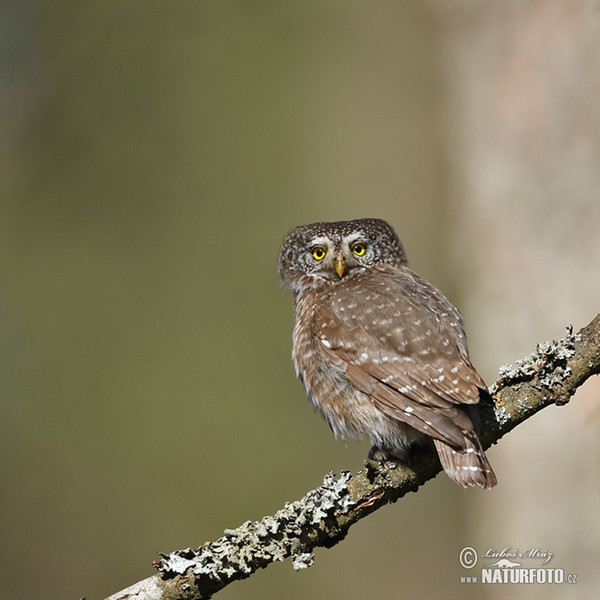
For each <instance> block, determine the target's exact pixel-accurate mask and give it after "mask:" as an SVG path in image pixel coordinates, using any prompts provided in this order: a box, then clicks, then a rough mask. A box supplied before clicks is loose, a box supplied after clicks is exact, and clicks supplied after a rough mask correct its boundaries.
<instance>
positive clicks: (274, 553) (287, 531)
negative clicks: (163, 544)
mask: <svg viewBox="0 0 600 600" xmlns="http://www.w3.org/2000/svg"><path fill="white" fill-rule="evenodd" d="M351 477H352V474H351V473H350V472H349V471H342V472H341V473H340V475H339V477H335V475H334V474H333V473H328V474H327V475H326V476H325V478H324V480H323V485H321V486H320V487H318V488H316V489H314V490H311V491H310V492H309V493H308V494H306V496H304V498H302V499H301V500H297V501H296V502H291V503H286V504H285V506H284V508H283V509H281V510H280V511H278V512H277V513H275V515H274V516H267V517H264V518H263V519H261V520H260V521H254V522H251V521H246V522H245V523H243V524H242V525H240V527H238V528H237V529H226V530H225V532H224V535H223V537H221V538H219V539H218V540H216V541H214V542H209V543H207V544H204V545H203V546H201V547H200V548H198V549H197V550H193V549H191V548H186V549H185V550H177V551H175V552H172V553H171V554H162V555H161V556H162V559H161V561H160V562H159V565H158V569H159V571H161V572H162V573H163V574H164V576H166V577H174V576H176V575H184V574H185V573H187V574H188V575H189V574H190V573H193V574H194V575H196V576H198V577H200V578H202V577H208V578H210V579H212V580H214V581H224V580H230V579H240V578H242V577H244V576H245V575H248V574H250V573H252V572H253V571H254V570H256V569H257V568H259V567H260V566H261V565H265V564H267V563H269V562H272V561H282V560H284V559H285V558H287V557H288V556H292V557H293V566H294V569H305V568H307V567H309V566H311V565H312V563H313V559H314V557H313V556H312V555H311V554H310V553H308V552H306V551H305V550H307V549H309V548H307V547H306V546H309V544H305V545H303V544H302V543H299V540H298V533H299V528H304V529H306V528H307V527H308V529H311V528H314V529H317V528H318V527H319V526H321V525H322V524H323V523H324V521H325V520H326V519H327V518H328V517H331V516H333V515H335V514H343V513H346V512H347V511H348V510H349V509H350V508H351V507H352V506H353V505H354V503H353V502H352V501H351V499H350V496H349V492H348V487H347V483H348V481H349V479H350V478H351Z"/></svg>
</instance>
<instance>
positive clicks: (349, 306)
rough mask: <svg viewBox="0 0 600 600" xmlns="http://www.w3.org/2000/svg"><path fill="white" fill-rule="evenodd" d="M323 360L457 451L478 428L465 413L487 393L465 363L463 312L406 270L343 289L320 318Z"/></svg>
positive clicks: (353, 280) (367, 277)
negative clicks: (463, 407)
mask: <svg viewBox="0 0 600 600" xmlns="http://www.w3.org/2000/svg"><path fill="white" fill-rule="evenodd" d="M315 334H316V336H317V338H318V339H319V342H320V344H319V345H320V348H321V351H322V353H323V355H324V357H325V358H326V359H327V360H328V361H329V362H330V363H331V365H332V366H334V367H335V368H336V369H337V370H339V371H341V372H342V373H344V375H345V376H346V378H347V379H348V380H349V381H350V382H351V383H352V384H353V385H354V386H355V387H356V388H358V389H359V390H360V391H362V392H363V393H365V394H367V395H368V396H369V398H370V399H371V401H372V402H373V403H374V404H375V405H376V407H377V408H378V409H379V410H381V411H382V412H383V413H384V414H386V415H387V416H389V417H391V418H393V419H398V420H400V421H403V422H405V423H407V424H408V425H410V426H412V427H414V428H415V429H417V430H418V431H421V432H422V433H425V434H426V435H429V436H431V437H433V438H435V439H438V440H440V441H442V442H444V443H446V444H448V445H450V446H451V447H453V448H457V449H460V448H464V447H465V433H466V432H470V431H472V430H473V424H472V422H471V419H470V418H469V416H468V415H467V413H466V412H465V411H464V410H462V409H461V405H464V404H475V403H477V402H478V401H479V397H480V396H479V391H480V389H484V390H486V389H487V387H486V385H485V383H484V381H483V380H482V379H481V377H480V376H479V374H478V373H477V371H476V370H475V368H474V367H473V366H472V365H471V363H470V361H469V357H468V352H467V347H466V339H465V334H464V330H463V325H462V320H461V317H460V314H459V312H458V310H457V309H456V308H455V307H454V306H453V305H452V303H451V302H450V301H449V300H448V299H447V298H446V297H445V296H444V295H443V294H442V293H441V292H440V291H439V290H438V289H437V288H435V287H434V286H432V285H431V284H430V283H428V282H427V281H425V280H424V279H422V278H421V277H419V276H418V275H416V273H414V272H413V271H411V270H410V269H408V268H407V267H401V268H396V267H390V266H383V267H377V268H375V269H373V270H372V271H370V272H367V273H362V274H361V275H360V276H358V277H348V278H347V280H346V281H343V280H342V281H341V282H340V285H338V286H336V288H335V290H334V291H333V292H332V293H331V295H330V296H329V298H328V301H327V302H326V303H324V304H323V305H322V307H321V310H319V311H318V312H317V316H316V319H315Z"/></svg>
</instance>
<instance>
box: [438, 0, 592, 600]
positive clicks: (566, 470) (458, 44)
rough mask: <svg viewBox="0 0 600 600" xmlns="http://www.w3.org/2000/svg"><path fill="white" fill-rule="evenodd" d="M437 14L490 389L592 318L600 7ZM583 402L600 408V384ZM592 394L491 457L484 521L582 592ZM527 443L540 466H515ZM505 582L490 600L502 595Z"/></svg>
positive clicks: (505, 6)
mask: <svg viewBox="0 0 600 600" xmlns="http://www.w3.org/2000/svg"><path fill="white" fill-rule="evenodd" d="M432 6H433V9H434V12H435V13H436V15H437V16H438V17H439V25H440V30H441V32H442V40H443V65H444V72H445V77H446V89H447V90H448V93H449V96H450V97H449V111H448V119H447V120H448V123H449V131H448V136H447V154H448V161H449V163H450V165H451V168H450V172H451V177H450V186H449V192H448V193H449V195H450V206H451V207H452V210H451V211H450V212H451V214H452V215H453V218H454V219H455V226H454V227H453V231H454V232H455V234H456V239H455V248H456V250H457V252H458V253H459V254H460V257H459V258H458V259H457V262H458V264H462V265H464V268H465V273H464V279H465V287H464V290H465V294H466V298H465V300H464V301H463V302H462V303H461V304H462V306H463V308H464V309H465V312H467V313H468V314H469V319H468V322H467V324H468V326H469V327H470V331H469V334H470V341H471V348H472V353H473V355H474V356H475V357H476V358H477V359H480V360H479V362H483V364H479V367H480V368H481V369H482V370H483V372H484V373H485V374H486V375H487V378H488V380H489V381H490V382H491V381H492V380H493V379H494V378H495V377H496V374H495V365H497V364H502V363H507V362H510V361H512V360H514V358H516V357H518V356H521V355H522V354H523V353H524V351H525V350H526V347H527V344H528V340H531V339H540V340H542V339H548V338H557V337H560V336H561V335H562V334H563V327H564V326H566V325H568V324H569V323H570V322H572V324H573V325H574V326H575V328H576V329H577V327H579V326H580V325H582V324H583V323H585V322H586V320H589V318H591V317H592V316H593V315H594V314H595V311H597V308H598V305H597V303H598V298H599V297H600V278H599V277H598V272H599V270H598V257H600V236H599V235H598V224H599V223H600V200H599V198H598V189H599V188H600V168H599V167H600V109H599V103H598V98H600V68H599V67H598V65H599V60H600V12H599V10H598V4H597V2H592V1H587V0H578V1H576V2H564V1H561V0H539V1H532V2H515V1H509V2H501V3H488V2H483V1H475V2H466V1H455V2H450V3H446V2H435V3H433V4H432ZM466 240H470V242H468V245H467V242H466ZM474 249H476V253H475V252H474ZM492 340H493V342H492ZM579 393H580V394H584V395H587V396H589V400H590V401H592V400H594V399H596V400H597V398H598V395H599V393H600V386H599V382H598V378H595V380H593V381H590V382H588V384H587V385H586V386H585V387H584V388H583V389H582V390H581V391H580V392H579ZM582 400H583V402H577V406H576V407H575V406H573V410H572V411H569V413H568V414H567V413H566V412H565V411H558V410H554V411H546V414H544V415H543V416H542V418H540V419H538V420H536V421H535V422H531V423H529V424H527V426H526V427H523V428H522V431H519V432H518V433H516V434H513V436H511V437H510V438H509V439H508V440H507V443H506V444H503V445H502V447H501V448H498V449H497V451H495V452H494V451H492V453H491V458H492V461H491V462H492V464H493V465H494V468H495V469H496V471H497V474H498V480H499V482H500V485H499V486H498V487H497V489H496V491H495V493H494V502H495V503H496V505H497V509H498V510H497V511H496V513H495V514H497V515H498V518H496V519H489V518H485V519H483V518H482V519H481V521H480V522H479V523H477V535H478V537H479V542H480V544H481V546H482V547H488V546H496V547H498V546H499V547H500V548H502V547H504V546H505V545H511V546H512V547H513V548H520V549H521V550H522V549H524V548H526V547H531V546H544V547H545V548H546V549H547V550H550V551H553V552H554V554H555V558H554V562H553V563H552V565H550V566H554V567H563V568H565V570H567V569H569V570H571V571H574V572H577V571H579V572H580V573H581V574H583V573H585V575H586V576H585V580H584V577H583V576H581V577H580V580H579V583H578V586H577V587H578V589H577V594H578V597H585V596H586V595H590V594H591V592H592V590H597V589H598V586H599V584H600V579H599V575H598V571H597V568H596V567H595V566H594V565H597V562H598V557H599V554H598V539H600V520H599V519H598V518H597V511H596V509H597V507H598V506H599V505H600V493H599V490H598V488H599V486H598V476H597V473H598V460H597V457H598V450H597V447H598V446H597V433H598V429H599V419H598V407H597V403H596V404H593V403H592V402H586V398H585V397H584V398H582ZM565 420H567V421H569V425H568V426H567V427H564V425H565ZM532 440H535V441H533V442H532ZM524 448H527V449H528V456H529V457H530V459H531V462H530V461H529V460H528V461H527V462H525V461H523V460H522V459H521V458H519V457H522V456H524V455H525V454H524V453H523V452H524ZM531 452H535V454H534V455H532V454H531ZM533 465H535V466H533ZM558 473H560V483H558V481H559V479H558V478H557V477H558ZM507 506H510V507H511V508H510V518H509V517H508V513H507V511H506V507H507ZM502 515H506V518H503V517H502ZM488 517H489V515H488ZM497 587H498V589H495V587H494V586H489V589H486V592H487V593H488V594H489V597H494V598H496V597H504V593H505V591H506V590H502V589H499V588H500V587H501V586H497ZM496 594H498V595H496ZM563 594H564V593H563V590H561V589H560V586H512V589H511V598H538V597H544V598H551V597H552V598H554V597H564V595H563Z"/></svg>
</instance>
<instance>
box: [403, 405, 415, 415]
mask: <svg viewBox="0 0 600 600" xmlns="http://www.w3.org/2000/svg"><path fill="white" fill-rule="evenodd" d="M414 410H415V409H414V408H413V407H412V406H407V407H406V408H405V409H404V412H405V413H408V414H410V413H411V412H414Z"/></svg>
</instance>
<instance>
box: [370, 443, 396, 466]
mask: <svg viewBox="0 0 600 600" xmlns="http://www.w3.org/2000/svg"><path fill="white" fill-rule="evenodd" d="M368 458H369V459H370V460H374V461H376V462H379V463H385V462H388V461H391V460H393V456H392V455H391V454H390V453H389V452H388V451H387V450H384V449H383V448H379V446H372V447H371V449H370V450H369V454H368Z"/></svg>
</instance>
